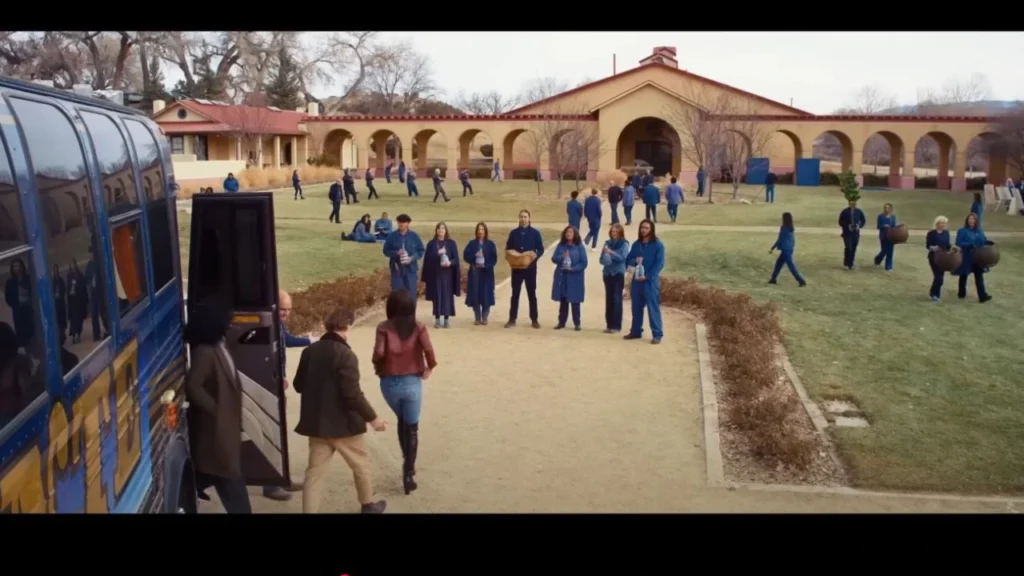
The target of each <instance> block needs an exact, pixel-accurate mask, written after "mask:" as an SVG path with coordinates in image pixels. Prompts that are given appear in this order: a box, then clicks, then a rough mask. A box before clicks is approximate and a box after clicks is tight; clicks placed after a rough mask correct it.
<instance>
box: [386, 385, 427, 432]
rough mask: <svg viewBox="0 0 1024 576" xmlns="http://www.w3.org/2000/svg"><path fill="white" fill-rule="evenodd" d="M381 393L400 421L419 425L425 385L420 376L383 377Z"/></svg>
mask: <svg viewBox="0 0 1024 576" xmlns="http://www.w3.org/2000/svg"><path fill="white" fill-rule="evenodd" d="M380 393H381V394H383V395H384V401H385V402H387V403H388V406H390V407H391V410H392V411H393V412H394V413H395V416H397V417H398V419H399V420H401V421H403V422H405V423H406V424H417V423H419V421H420V407H421V406H423V384H422V383H421V382H420V377H419V376H417V375H416V374H407V375H405V376H382V377H381V379H380Z"/></svg>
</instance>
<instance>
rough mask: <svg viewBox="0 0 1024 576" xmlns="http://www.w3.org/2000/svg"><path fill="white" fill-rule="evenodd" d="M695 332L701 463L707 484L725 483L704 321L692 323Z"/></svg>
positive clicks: (716, 395) (715, 393)
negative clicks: (701, 420)
mask: <svg viewBox="0 0 1024 576" xmlns="http://www.w3.org/2000/svg"><path fill="white" fill-rule="evenodd" d="M694 331H695V332H696V333H697V363H698V365H699V366H700V394H701V408H702V410H703V416H704V465H705V472H706V480H707V484H708V486H711V487H713V488H720V487H723V486H726V482H725V466H724V464H723V463H722V439H721V435H720V432H719V429H718V393H717V392H716V391H715V378H714V373H713V372H712V368H711V347H710V345H709V344H708V329H707V326H705V325H704V323H703V322H695V323H694Z"/></svg>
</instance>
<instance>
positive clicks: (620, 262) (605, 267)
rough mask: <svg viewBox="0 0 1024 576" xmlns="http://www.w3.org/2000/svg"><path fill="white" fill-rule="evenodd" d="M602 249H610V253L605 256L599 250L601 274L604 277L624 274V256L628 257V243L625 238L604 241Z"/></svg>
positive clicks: (602, 251)
mask: <svg viewBox="0 0 1024 576" xmlns="http://www.w3.org/2000/svg"><path fill="white" fill-rule="evenodd" d="M604 247H605V248H610V249H611V251H612V253H611V254H605V253H604V250H601V258H600V260H599V261H600V262H601V266H602V268H601V274H602V275H604V276H615V275H616V274H625V273H626V256H628V255H629V242H627V241H626V239H625V238H619V239H617V240H612V239H611V238H609V239H608V240H605V241H604Z"/></svg>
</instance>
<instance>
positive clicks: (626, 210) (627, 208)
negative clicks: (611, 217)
mask: <svg viewBox="0 0 1024 576" xmlns="http://www.w3.org/2000/svg"><path fill="white" fill-rule="evenodd" d="M622 213H623V214H624V215H625V216H626V225H627V226H628V225H629V224H630V222H632V221H633V205H632V204H623V205H622Z"/></svg>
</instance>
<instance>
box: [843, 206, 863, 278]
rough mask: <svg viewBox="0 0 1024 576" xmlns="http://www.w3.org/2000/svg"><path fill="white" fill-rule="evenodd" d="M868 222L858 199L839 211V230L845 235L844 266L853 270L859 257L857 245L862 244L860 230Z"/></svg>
mask: <svg viewBox="0 0 1024 576" xmlns="http://www.w3.org/2000/svg"><path fill="white" fill-rule="evenodd" d="M867 223H868V219H867V218H865V217H864V212H863V211H862V210H861V209H860V208H857V201H856V200H850V205H849V207H847V208H844V209H843V211H842V212H840V213H839V230H840V234H841V235H842V237H843V266H845V267H846V269H847V270H853V264H854V262H856V259H857V245H858V244H860V231H861V229H862V228H864V226H865V225H866V224H867Z"/></svg>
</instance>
